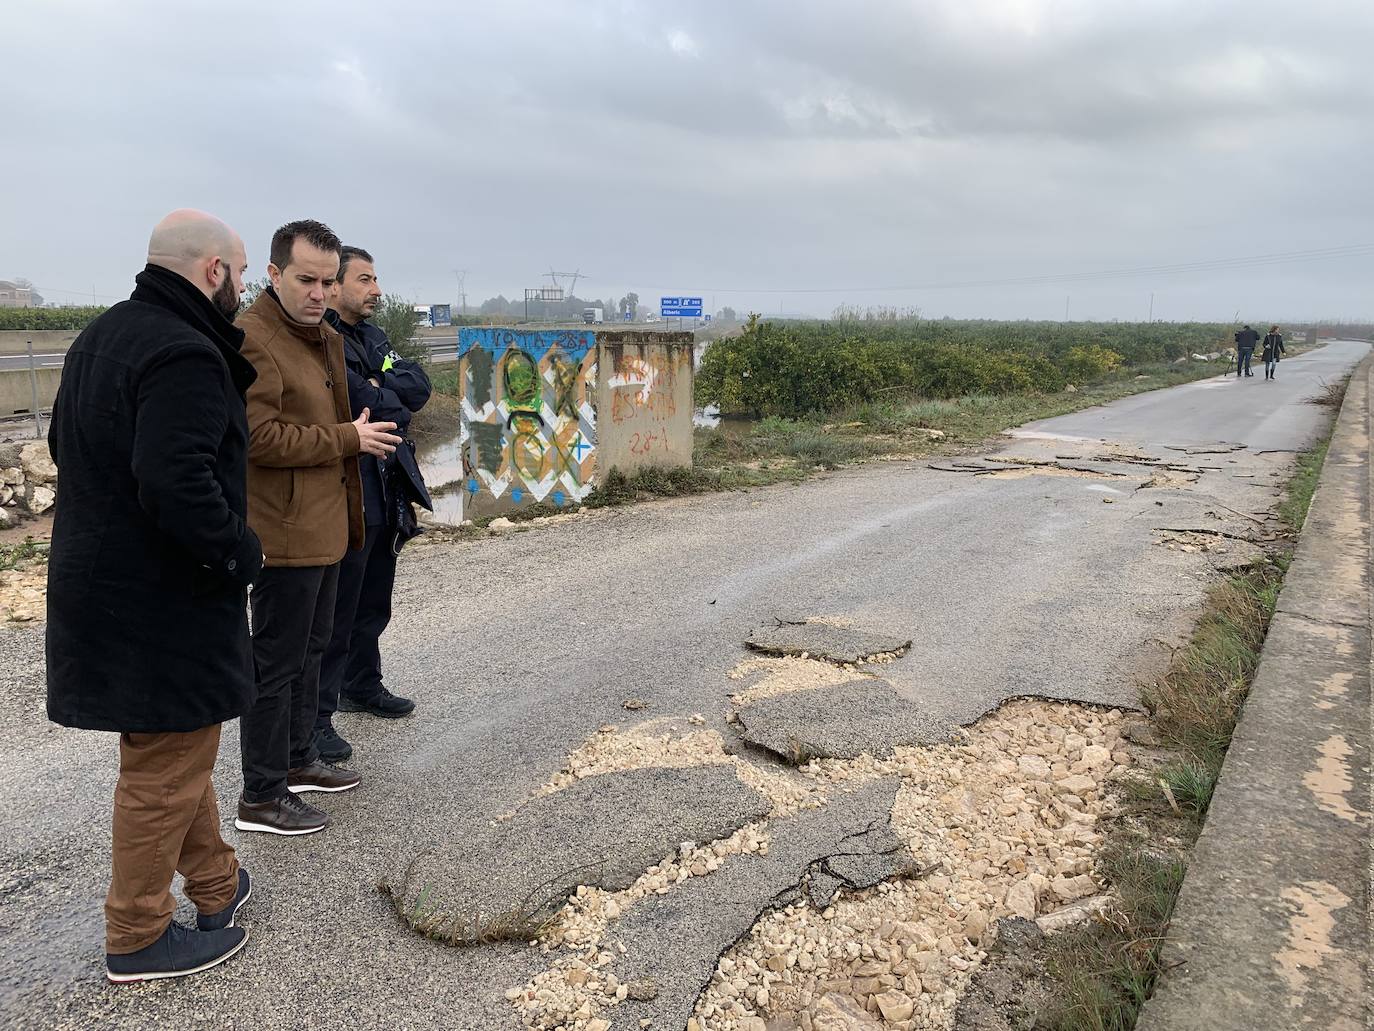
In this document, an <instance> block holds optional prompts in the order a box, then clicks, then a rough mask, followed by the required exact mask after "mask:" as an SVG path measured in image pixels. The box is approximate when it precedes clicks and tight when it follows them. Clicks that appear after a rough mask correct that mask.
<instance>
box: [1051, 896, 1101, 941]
mask: <svg viewBox="0 0 1374 1031" xmlns="http://www.w3.org/2000/svg"><path fill="white" fill-rule="evenodd" d="M1110 904H1111V900H1110V899H1109V898H1108V897H1107V896H1106V895H1094V896H1093V897H1092V898H1086V899H1080V900H1079V901H1077V902H1072V903H1070V904H1069V905H1067V906H1064V907H1062V908H1060V909H1056V910H1055V911H1054V912H1053V913H1046V914H1045V915H1044V916H1042V917H1040V918H1039V919H1038V920H1036V921H1035V922H1036V924H1037V925H1038V926H1039V927H1040V930H1042V931H1044V932H1045V933H1046V934H1058V933H1059V932H1060V931H1065V930H1068V929H1069V928H1070V927H1077V926H1078V925H1079V924H1082V923H1084V922H1086V921H1087V920H1089V919H1091V918H1092V917H1093V916H1095V915H1096V914H1098V913H1103V912H1106V910H1107V907H1108V906H1109V905H1110Z"/></svg>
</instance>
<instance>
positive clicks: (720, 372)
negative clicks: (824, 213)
mask: <svg viewBox="0 0 1374 1031" xmlns="http://www.w3.org/2000/svg"><path fill="white" fill-rule="evenodd" d="M1227 329H1228V327H1224V326H1219V325H1212V324H1205V323H1186V324H1165V323H1149V324H1147V325H1140V324H1131V323H1068V324H1060V323H1045V322H986V321H967V322H955V321H952V320H941V321H929V320H925V321H921V320H917V319H907V320H899V321H891V322H886V321H876V320H875V321H866V320H865V321H860V320H853V319H846V320H841V321H836V322H787V323H782V322H765V321H762V320H760V319H759V318H758V316H751V317H750V320H749V322H748V324H747V325H746V326H745V329H744V332H743V333H741V334H740V335H739V336H736V337H729V338H725V339H721V340H718V341H716V342H714V343H713V344H711V346H710V347H709V348H707V350H706V354H705V355H704V357H703V358H702V362H701V367H700V369H699V371H698V373H697V381H696V383H697V396H698V398H699V399H700V400H701V401H702V402H703V403H705V404H718V405H720V408H721V411H723V412H726V413H731V414H740V415H751V416H754V417H756V418H757V417H760V416H767V415H778V416H786V417H789V418H802V417H806V416H811V415H818V414H822V413H829V412H835V411H838V410H841V409H845V408H853V407H855V406H861V405H865V404H869V403H873V402H880V401H882V402H890V401H893V400H897V399H911V398H921V397H925V398H942V399H948V398H956V397H966V396H968V395H971V394H981V395H987V396H991V397H998V396H1004V395H1008V394H1025V393H1048V394H1052V393H1058V392H1059V391H1061V390H1063V389H1064V387H1065V385H1066V384H1068V383H1069V382H1073V383H1076V384H1083V383H1091V382H1093V381H1094V380H1101V379H1103V378H1105V377H1109V376H1112V375H1114V374H1116V373H1118V372H1119V371H1121V370H1123V369H1128V368H1131V367H1135V366H1140V365H1157V364H1162V363H1167V362H1169V361H1173V360H1175V359H1177V358H1179V357H1182V356H1183V355H1186V354H1187V353H1189V352H1190V351H1193V350H1212V349H1215V348H1216V347H1217V346H1218V345H1219V343H1220V342H1222V341H1223V340H1225V339H1226V336H1227Z"/></svg>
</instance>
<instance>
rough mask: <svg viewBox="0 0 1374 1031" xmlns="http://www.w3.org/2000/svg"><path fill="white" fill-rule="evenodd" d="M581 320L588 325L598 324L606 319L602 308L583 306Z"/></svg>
mask: <svg viewBox="0 0 1374 1031" xmlns="http://www.w3.org/2000/svg"><path fill="white" fill-rule="evenodd" d="M582 321H583V322H585V323H586V324H587V325H589V326H599V325H600V324H601V323H603V322H605V321H606V312H605V310H604V309H602V308H583V309H582Z"/></svg>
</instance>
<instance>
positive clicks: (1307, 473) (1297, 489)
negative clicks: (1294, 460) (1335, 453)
mask: <svg viewBox="0 0 1374 1031" xmlns="http://www.w3.org/2000/svg"><path fill="white" fill-rule="evenodd" d="M1328 447H1329V442H1323V443H1322V444H1320V445H1319V446H1317V447H1315V448H1313V449H1312V450H1310V451H1304V452H1303V453H1302V454H1301V455H1299V456H1298V467H1297V471H1296V472H1295V473H1294V474H1293V479H1292V481H1291V482H1290V483H1289V486H1288V496H1287V497H1286V498H1284V499H1283V501H1282V502H1281V503H1280V504H1279V519H1280V520H1282V521H1283V525H1284V526H1286V527H1287V528H1288V531H1289V532H1290V533H1299V532H1300V531H1301V530H1302V524H1303V523H1304V522H1306V520H1307V510H1308V509H1309V508H1310V507H1311V506H1312V495H1313V494H1315V493H1316V492H1317V479H1318V477H1319V476H1320V475H1321V471H1322V463H1324V462H1325V461H1326V451H1327V448H1328Z"/></svg>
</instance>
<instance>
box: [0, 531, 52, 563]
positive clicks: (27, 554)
mask: <svg viewBox="0 0 1374 1031" xmlns="http://www.w3.org/2000/svg"><path fill="white" fill-rule="evenodd" d="M47 554H48V544H47V542H46V541H36V540H34V539H33V538H32V537H25V538H24V539H23V540H22V541H20V542H19V543H18V544H0V570H4V569H17V568H18V567H19V566H21V565H23V564H24V563H26V562H27V561H28V560H29V559H33V558H40V557H41V558H46V557H47Z"/></svg>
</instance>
